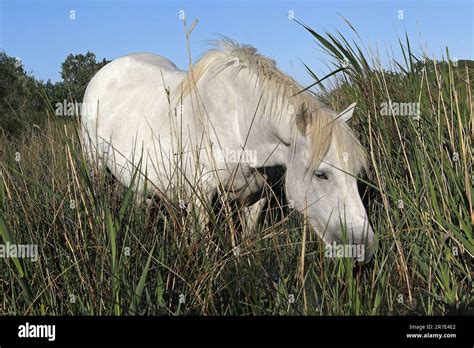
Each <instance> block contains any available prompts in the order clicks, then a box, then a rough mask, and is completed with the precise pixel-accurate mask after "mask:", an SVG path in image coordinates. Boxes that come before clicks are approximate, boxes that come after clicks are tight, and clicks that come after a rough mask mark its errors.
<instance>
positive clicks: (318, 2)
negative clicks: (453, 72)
mask: <svg viewBox="0 0 474 348" xmlns="http://www.w3.org/2000/svg"><path fill="white" fill-rule="evenodd" d="M181 10H183V11H184V12H185V14H186V17H187V21H188V24H189V23H190V22H192V21H193V20H194V19H195V18H198V19H199V23H198V25H197V26H196V28H195V30H194V31H193V33H192V37H191V50H192V54H193V57H194V58H197V57H199V55H200V54H201V53H203V52H204V51H205V50H206V49H207V48H208V44H207V41H208V40H212V39H216V38H218V37H219V36H220V35H225V36H228V37H230V38H232V39H234V40H237V41H239V42H242V43H247V44H251V45H253V46H255V47H256V48H257V49H258V50H259V51H260V52H262V53H263V54H265V55H267V56H269V57H271V58H273V59H275V60H276V61H277V64H278V67H279V68H280V69H282V70H283V71H284V72H286V73H288V74H290V75H292V76H294V77H295V78H296V79H297V80H298V81H299V82H300V83H303V84H307V83H310V82H311V78H310V77H309V76H308V74H307V73H306V72H305V70H304V67H303V64H302V63H301V61H303V62H304V63H306V64H307V65H309V66H310V67H311V68H312V69H314V70H315V71H316V72H317V73H318V74H322V73H325V72H328V71H329V67H328V60H327V57H326V56H325V55H324V54H322V52H321V51H320V50H319V49H318V48H317V46H316V45H315V43H314V40H313V39H312V37H311V35H310V34H309V33H307V32H306V31H305V30H304V29H303V28H302V27H301V26H299V25H298V24H296V23H295V22H294V21H291V20H290V19H289V14H294V17H295V18H296V19H298V20H300V21H302V22H304V23H306V24H308V25H309V26H310V27H312V28H313V29H315V30H317V31H321V30H325V29H326V30H329V31H331V32H334V31H335V30H336V29H338V30H340V31H341V32H342V33H343V34H344V35H347V36H348V37H351V38H355V35H354V34H353V33H352V32H351V31H350V29H349V27H348V26H347V25H346V24H345V22H344V21H343V20H342V19H341V17H340V15H342V16H344V17H345V18H347V19H348V20H349V21H350V22H351V23H352V24H353V25H354V27H355V28H356V29H357V30H358V31H359V34H360V36H361V38H362V40H363V42H364V43H365V44H366V45H367V46H370V47H372V48H376V47H378V48H379V51H380V52H381V55H382V59H383V60H384V58H383V57H384V56H385V51H386V49H387V47H390V46H392V47H393V49H394V51H395V54H396V55H397V35H400V36H402V37H403V36H404V35H405V34H404V33H405V30H406V31H407V32H408V33H409V37H410V38H411V41H412V44H414V46H415V49H416V50H417V51H420V50H421V49H420V47H421V46H422V47H426V48H427V50H428V52H429V54H430V56H436V57H438V58H439V57H441V55H442V54H443V53H444V47H445V46H448V47H449V49H450V52H451V56H452V57H456V58H458V59H465V58H467V59H473V58H474V52H473V51H474V48H473V46H474V44H473V17H474V13H473V11H474V10H473V2H472V1H471V0H442V1H437V0H432V1H389V0H378V1H376V0H370V1H369V0H362V1H338V0H335V1H322V0H312V1H307V0H299V1H295V0H291V1H288V0H274V1H270V0H253V1H251V0H220V1H219V0H193V1H170V0H166V1H165V0H161V1H159V0H156V1H145V0H136V1H132V0H122V1H111V0H97V1H92V0H65V1H64V0H63V1H58V0H49V1H47V0H34V1H31V0H16V1H14V0H0V48H1V49H3V50H4V51H5V52H6V53H7V54H8V55H10V56H14V57H18V58H20V59H21V60H22V62H23V64H24V67H25V69H26V70H27V71H30V72H32V73H33V75H34V76H36V77H37V78H40V79H43V80H47V79H51V80H53V81H57V80H59V79H60V74H59V70H60V64H61V62H62V61H64V59H65V57H66V56H67V55H68V54H69V53H74V54H76V53H85V52H86V51H88V50H91V51H93V52H95V54H96V55H97V57H98V58H103V57H106V58H108V59H113V58H117V57H120V56H122V55H125V54H128V53H132V52H154V53H157V54H161V55H163V56H165V57H167V58H169V59H171V60H172V61H173V62H175V64H177V65H178V67H180V68H182V69H185V68H186V66H187V55H186V45H185V37H184V29H183V21H182V20H181V19H180V17H179V14H180V11H181ZM71 11H74V15H75V18H74V19H71V14H72V12H71ZM290 11H293V12H290ZM399 11H403V19H399V15H400V12H399ZM300 60H301V61H300Z"/></svg>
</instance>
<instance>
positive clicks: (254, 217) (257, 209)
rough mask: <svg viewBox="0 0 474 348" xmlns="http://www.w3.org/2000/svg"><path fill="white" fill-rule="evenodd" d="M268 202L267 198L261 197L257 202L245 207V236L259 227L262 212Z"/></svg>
mask: <svg viewBox="0 0 474 348" xmlns="http://www.w3.org/2000/svg"><path fill="white" fill-rule="evenodd" d="M266 203H267V198H265V197H264V198H261V199H260V200H258V201H257V202H256V203H254V204H252V205H250V206H247V207H244V212H243V219H242V227H243V233H244V236H246V237H248V236H249V235H250V234H251V233H252V232H254V231H255V230H256V229H257V225H258V220H259V217H260V214H261V212H262V210H263V208H264V207H265V204H266Z"/></svg>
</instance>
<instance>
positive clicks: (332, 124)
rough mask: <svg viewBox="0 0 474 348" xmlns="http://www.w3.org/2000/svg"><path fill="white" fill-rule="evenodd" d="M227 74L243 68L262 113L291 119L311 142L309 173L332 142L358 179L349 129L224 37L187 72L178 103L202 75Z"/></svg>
mask: <svg viewBox="0 0 474 348" xmlns="http://www.w3.org/2000/svg"><path fill="white" fill-rule="evenodd" d="M225 69H231V70H232V71H233V73H235V74H238V73H239V72H240V71H242V70H243V69H248V71H250V72H251V74H252V75H253V77H254V79H252V80H251V81H249V84H253V86H254V88H256V90H258V91H260V93H261V95H262V100H261V102H262V106H261V112H260V114H267V115H271V116H273V117H281V116H282V115H285V114H286V115H288V114H289V115H292V119H291V124H292V127H293V129H294V132H295V134H297V133H299V134H302V135H304V136H306V137H308V138H309V139H310V142H311V163H310V167H311V169H313V170H314V169H316V168H317V167H318V166H319V163H320V161H321V160H322V159H323V158H324V156H325V155H326V153H327V151H328V149H329V147H330V145H331V142H334V144H335V146H336V148H337V153H338V155H339V156H341V158H344V159H345V160H344V163H346V165H347V168H345V169H346V170H348V171H349V172H350V173H354V174H357V173H358V172H360V171H361V170H362V169H365V168H366V166H367V165H366V154H365V151H364V150H363V148H362V146H361V144H360V142H359V141H358V140H357V138H356V137H355V135H354V133H353V132H352V130H351V129H350V128H349V127H348V126H347V125H346V124H345V123H344V122H341V121H337V120H336V118H337V113H336V112H334V111H332V110H331V109H329V108H328V107H326V106H325V105H324V104H323V103H322V102H321V101H319V100H318V99H317V98H316V97H314V96H312V95H311V94H310V93H308V92H303V93H299V92H301V91H302V90H303V87H302V86H301V85H299V84H298V83H297V82H296V81H295V80H294V79H293V78H291V77H290V76H288V75H286V74H284V73H282V72H281V71H280V70H279V69H277V67H276V63H275V61H274V60H272V59H269V58H267V57H265V56H262V55H261V54H259V53H258V52H257V50H256V49H255V48H254V47H252V46H249V45H242V44H239V43H237V42H235V41H232V40H230V39H227V38H225V39H222V40H218V41H215V42H214V47H213V48H212V49H210V50H209V51H207V52H206V53H204V55H203V56H202V57H201V58H200V59H199V60H198V62H197V63H196V64H195V65H194V66H193V68H192V69H190V71H189V72H188V74H187V76H186V77H185V78H184V80H183V82H182V83H181V84H180V86H179V88H178V90H177V91H176V94H177V95H178V97H179V98H182V99H184V98H186V97H188V96H189V95H190V94H191V92H192V91H193V90H194V89H195V88H196V87H197V84H198V82H199V80H200V79H201V77H202V76H203V75H204V73H206V72H211V73H212V74H214V76H216V75H218V74H219V73H220V72H222V71H223V70H225Z"/></svg>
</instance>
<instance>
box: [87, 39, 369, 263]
mask: <svg viewBox="0 0 474 348" xmlns="http://www.w3.org/2000/svg"><path fill="white" fill-rule="evenodd" d="M301 90H302V87H301V86H300V85H298V84H297V83H296V82H295V81H294V80H293V79H292V78H290V77H288V76H286V75H285V74H283V73H282V72H280V71H279V70H278V69H277V68H276V64H275V62H274V61H272V60H270V59H268V58H266V57H263V56H262V55H260V54H258V53H257V52H256V50H255V49H254V48H253V47H251V46H247V45H240V44H237V43H235V42H233V41H231V40H228V39H224V40H221V41H218V42H217V44H216V46H215V48H214V49H212V50H210V51H208V52H206V53H205V54H204V55H203V56H202V57H201V59H200V60H199V61H198V62H197V63H196V64H195V65H194V66H193V67H192V69H190V70H189V71H188V72H183V71H181V70H179V69H178V68H177V67H176V66H175V65H174V64H173V63H172V62H171V61H169V60H168V59H166V58H163V57H161V56H158V55H154V54H148V53H139V54H131V55H127V56H125V57H122V58H119V59H117V60H115V61H113V62H111V63H109V64H107V65H106V66H104V67H103V68H102V69H101V70H100V71H99V72H98V73H97V74H96V75H95V76H94V78H93V79H92V80H91V81H90V83H89V85H88V87H87V90H86V93H85V96H84V103H83V109H82V110H83V111H82V113H83V115H82V134H83V138H84V144H83V145H84V149H85V150H86V151H87V152H88V156H89V158H90V159H92V160H98V161H99V162H100V163H102V164H103V165H106V166H107V167H108V169H109V170H110V171H111V172H112V174H114V175H115V176H116V177H117V178H118V179H119V180H120V181H121V182H122V183H123V184H124V185H126V186H127V185H130V183H131V180H132V175H133V172H134V171H135V168H137V167H138V166H139V164H140V166H141V168H142V169H141V171H142V172H146V175H147V178H148V181H149V182H151V183H153V186H152V187H151V188H152V190H154V191H155V192H156V193H157V194H159V195H161V196H163V195H164V196H166V197H178V198H179V199H181V200H183V201H184V202H190V201H191V200H192V201H194V202H196V203H197V204H198V205H199V204H201V205H202V204H206V202H210V201H211V199H212V197H214V196H215V195H216V194H218V193H219V192H223V190H222V188H225V192H227V194H228V196H229V197H230V198H235V197H238V198H245V197H248V196H249V195H251V194H255V193H257V192H259V191H260V190H262V187H263V185H264V184H265V178H264V177H262V175H261V174H260V173H259V171H257V168H262V167H269V166H284V167H285V168H286V180H285V182H286V183H285V190H286V195H287V199H288V200H289V202H290V203H291V205H292V206H293V207H294V208H295V209H297V210H298V211H300V212H302V213H304V214H305V216H306V217H307V219H308V221H309V223H310V224H311V226H312V227H313V228H314V230H315V231H316V232H317V233H318V235H319V236H320V237H321V238H322V239H323V240H324V241H325V242H326V243H327V244H328V245H334V244H333V243H346V244H347V243H349V244H357V245H362V246H363V247H364V251H365V260H366V261H367V260H368V259H369V258H370V255H371V253H372V249H373V241H374V233H373V231H372V228H371V226H370V224H369V221H368V218H367V213H366V211H365V209H364V206H363V204H362V201H361V198H360V196H359V193H358V189H357V181H356V178H355V176H356V175H357V174H358V173H359V172H360V171H361V170H362V169H363V168H364V167H365V162H366V157H365V153H364V151H363V149H362V147H361V145H360V143H359V142H358V141H357V139H356V138H355V136H354V134H353V133H352V131H351V130H350V129H349V127H348V126H347V124H346V123H347V121H348V120H349V119H350V117H351V116H352V113H353V110H354V106H355V104H353V105H351V106H350V107H349V108H347V109H346V110H344V111H343V112H342V113H340V114H337V113H336V112H334V111H332V110H330V109H328V108H327V107H325V106H324V105H323V104H322V103H321V102H320V101H318V100H317V99H316V98H315V97H314V96H312V95H311V94H309V93H307V92H304V93H298V92H300V91H301ZM143 168H145V169H143ZM143 184H144V183H143V181H142V182H141V183H140V185H138V187H137V189H138V190H139V191H141V190H142V189H143ZM261 206H262V202H258V203H257V205H256V207H257V210H258V209H259V208H260V207H261ZM359 256H360V255H359Z"/></svg>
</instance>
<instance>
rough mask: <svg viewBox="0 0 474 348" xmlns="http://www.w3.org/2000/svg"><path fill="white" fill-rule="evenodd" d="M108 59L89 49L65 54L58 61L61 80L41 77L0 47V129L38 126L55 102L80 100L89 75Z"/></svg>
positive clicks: (9, 130)
mask: <svg viewBox="0 0 474 348" xmlns="http://www.w3.org/2000/svg"><path fill="white" fill-rule="evenodd" d="M108 62H109V60H107V59H105V58H104V59H102V60H97V58H96V55H95V54H94V53H93V52H90V51H89V52H87V53H86V54H75V55H73V54H69V55H68V56H67V57H66V59H65V60H64V62H63V63H62V64H61V70H60V72H61V79H62V80H60V81H58V82H52V81H51V80H48V81H42V80H38V79H36V78H35V77H34V76H32V74H31V73H29V72H27V71H26V70H25V67H24V66H23V64H22V63H21V61H20V60H19V59H17V58H15V57H11V56H9V55H7V54H6V53H5V52H4V51H0V81H1V82H0V132H3V133H5V134H6V135H7V136H17V135H19V134H21V133H22V132H23V131H24V130H25V129H27V128H31V127H34V126H35V125H36V126H38V127H40V128H41V127H42V126H43V125H44V123H45V121H46V119H47V115H48V113H49V114H50V115H54V108H55V105H58V103H60V104H64V103H66V102H67V103H75V102H76V101H78V102H80V101H82V98H83V96H84V92H85V89H86V87H87V84H88V83H89V81H90V79H91V78H92V77H93V76H94V74H95V73H96V72H97V71H98V70H99V69H100V68H102V67H103V66H104V65H105V64H107V63H108Z"/></svg>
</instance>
